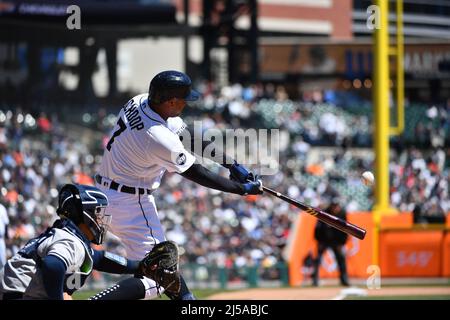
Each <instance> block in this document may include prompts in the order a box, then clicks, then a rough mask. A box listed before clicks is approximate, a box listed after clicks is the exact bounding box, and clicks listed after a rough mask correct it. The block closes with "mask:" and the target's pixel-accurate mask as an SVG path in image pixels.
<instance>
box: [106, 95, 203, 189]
mask: <svg viewBox="0 0 450 320" xmlns="http://www.w3.org/2000/svg"><path fill="white" fill-rule="evenodd" d="M185 127H186V125H185V124H184V122H183V120H182V119H181V118H179V117H173V118H168V119H167V121H165V120H164V119H162V118H161V117H160V116H159V115H158V114H157V113H156V112H154V111H153V110H152V109H151V108H150V107H149V105H148V94H141V95H138V96H135V97H134V98H132V99H131V100H130V101H128V103H127V104H126V105H125V106H124V107H123V108H122V110H121V111H120V113H119V117H118V121H117V124H116V126H115V128H114V133H113V134H112V137H111V139H110V140H109V142H108V144H107V146H106V148H105V152H104V154H103V160H102V164H101V166H100V170H99V174H100V175H101V176H103V177H105V178H108V179H111V180H114V181H116V182H117V183H120V184H124V185H127V186H131V187H142V188H146V189H156V188H158V187H159V185H160V181H161V178H162V176H163V175H164V173H165V172H166V170H167V171H169V172H178V173H182V172H184V171H186V170H187V169H188V168H189V167H190V166H191V165H192V164H193V163H194V161H195V157H194V156H193V155H192V154H191V153H189V152H187V151H186V149H185V148H184V146H183V144H182V142H181V141H180V138H179V134H180V133H181V132H182V131H183V129H184V128H185Z"/></svg>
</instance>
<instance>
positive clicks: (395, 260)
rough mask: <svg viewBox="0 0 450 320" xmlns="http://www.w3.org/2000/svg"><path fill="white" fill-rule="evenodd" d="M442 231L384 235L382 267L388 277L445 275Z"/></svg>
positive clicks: (381, 250) (381, 246)
mask: <svg viewBox="0 0 450 320" xmlns="http://www.w3.org/2000/svg"><path fill="white" fill-rule="evenodd" d="M443 236H444V233H443V232H442V231H422V230H420V231H413V230H405V231H384V232H381V233H380V268H381V275H382V276H384V277H417V276H420V277H427V276H429V277H439V276H441V259H442V251H441V245H442V241H443Z"/></svg>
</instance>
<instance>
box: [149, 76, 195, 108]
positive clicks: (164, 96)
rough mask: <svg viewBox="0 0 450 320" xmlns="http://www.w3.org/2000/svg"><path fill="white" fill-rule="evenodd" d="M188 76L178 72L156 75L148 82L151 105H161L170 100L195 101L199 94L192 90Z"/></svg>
mask: <svg viewBox="0 0 450 320" xmlns="http://www.w3.org/2000/svg"><path fill="white" fill-rule="evenodd" d="M191 87H192V81H191V78H189V76H188V75H187V74H185V73H183V72H180V71H174V70H167V71H163V72H160V73H158V74H157V75H156V76H155V77H154V78H153V79H152V81H151V82H150V88H149V90H148V97H149V99H150V100H151V101H152V102H153V103H162V102H164V101H167V100H170V99H172V98H181V99H184V100H186V101H195V100H197V99H198V98H199V97H200V94H199V93H198V92H197V91H195V90H192V88H191Z"/></svg>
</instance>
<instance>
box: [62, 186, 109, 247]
mask: <svg viewBox="0 0 450 320" xmlns="http://www.w3.org/2000/svg"><path fill="white" fill-rule="evenodd" d="M107 205H108V198H107V197H106V195H105V194H104V193H103V192H102V191H100V190H99V189H97V188H95V187H91V186H86V185H79V184H66V185H65V186H63V187H62V188H61V190H60V191H59V199H58V209H56V213H57V214H58V215H59V216H62V217H65V218H67V219H70V220H72V221H73V222H74V223H75V224H76V225H79V224H81V223H84V224H86V225H87V226H88V228H89V230H90V231H91V232H92V234H93V236H94V239H93V240H92V242H93V243H95V244H101V243H102V242H103V239H104V236H105V233H106V231H107V229H108V226H109V223H110V222H111V216H110V215H106V214H105V209H106V207H107Z"/></svg>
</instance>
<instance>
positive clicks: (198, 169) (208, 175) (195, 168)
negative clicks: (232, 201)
mask: <svg viewBox="0 0 450 320" xmlns="http://www.w3.org/2000/svg"><path fill="white" fill-rule="evenodd" d="M181 175H182V176H183V177H185V178H187V179H189V180H191V181H194V182H195V183H198V184H200V185H202V186H204V187H207V188H212V189H216V190H220V191H224V192H230V193H235V194H239V195H243V194H245V193H246V191H245V189H244V186H243V185H242V184H240V183H238V182H236V181H233V180H229V179H226V178H224V177H222V176H220V175H218V174H216V173H214V172H212V171H210V170H208V169H206V168H205V167H203V166H202V165H201V164H198V163H194V164H193V165H192V166H190V167H189V169H187V170H186V171H185V172H183V173H181Z"/></svg>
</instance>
